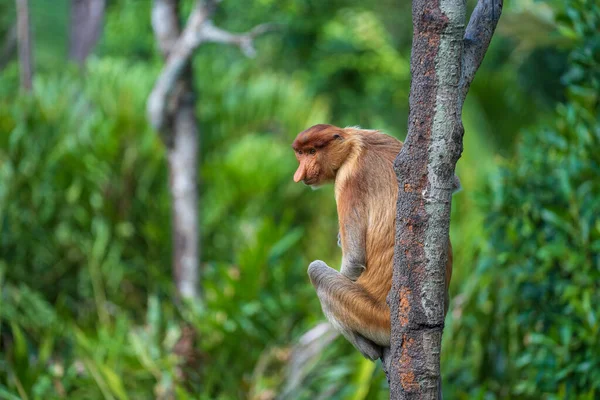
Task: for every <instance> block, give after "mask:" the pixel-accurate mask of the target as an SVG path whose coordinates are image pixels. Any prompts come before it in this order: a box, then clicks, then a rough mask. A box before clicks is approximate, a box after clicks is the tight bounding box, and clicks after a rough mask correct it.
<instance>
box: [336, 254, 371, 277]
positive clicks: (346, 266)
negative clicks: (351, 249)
mask: <svg viewBox="0 0 600 400" xmlns="http://www.w3.org/2000/svg"><path fill="white" fill-rule="evenodd" d="M365 269H367V268H366V267H365V265H364V263H363V262H361V261H359V260H355V259H353V258H350V257H347V256H346V255H344V256H343V257H342V267H341V268H340V272H341V273H342V275H345V276H347V277H348V279H350V280H351V281H353V282H355V281H356V280H357V279H358V278H359V277H360V275H361V274H362V273H363V271H364V270H365Z"/></svg>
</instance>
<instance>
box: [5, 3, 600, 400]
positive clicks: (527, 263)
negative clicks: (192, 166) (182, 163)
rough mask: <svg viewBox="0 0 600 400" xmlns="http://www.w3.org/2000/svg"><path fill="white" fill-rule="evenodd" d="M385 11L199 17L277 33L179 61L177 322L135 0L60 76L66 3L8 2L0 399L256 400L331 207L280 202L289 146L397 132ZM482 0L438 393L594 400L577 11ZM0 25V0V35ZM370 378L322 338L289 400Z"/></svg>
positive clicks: (599, 43)
mask: <svg viewBox="0 0 600 400" xmlns="http://www.w3.org/2000/svg"><path fill="white" fill-rule="evenodd" d="M409 3H410V2H409V1H406V2H404V3H402V2H396V1H393V2H392V1H389V0H384V1H379V2H374V3H373V4H369V3H365V2H362V1H355V0H344V1H342V0H331V1H313V0H279V1H275V0H257V1H252V2H248V1H241V0H225V1H223V2H222V3H221V4H220V6H219V9H218V11H217V13H216V18H215V23H217V24H218V25H219V26H222V27H224V28H227V29H229V30H232V31H245V30H247V29H249V28H251V27H252V26H254V25H256V24H258V23H263V22H276V23H278V24H279V30H278V31H277V32H275V33H272V34H269V35H268V36H265V37H261V38H259V39H257V52H258V54H257V57H256V58H253V59H247V58H245V57H244V56H243V55H242V54H241V53H240V51H239V50H238V49H237V48H234V47H228V46H223V45H219V44H214V45H206V46H203V47H201V48H200V49H199V50H198V51H197V53H196V55H195V57H194V62H193V68H194V74H195V81H194V85H195V88H196V90H197V93H198V102H197V110H196V111H197V116H198V119H199V124H200V131H201V162H200V163H199V164H200V165H198V168H199V172H200V184H201V186H200V197H201V199H200V202H199V209H200V210H201V218H202V219H201V221H202V224H201V227H202V238H201V242H202V251H203V256H202V274H203V280H202V291H203V300H202V302H198V304H187V305H181V306H177V305H176V304H175V302H174V301H173V298H174V297H173V294H174V285H173V278H172V273H171V256H170V251H171V250H170V249H171V239H170V229H169V226H170V210H169V196H168V186H167V179H168V176H167V171H166V162H165V149H164V146H163V144H162V142H161V141H160V139H159V138H158V136H157V135H156V133H155V132H153V131H152V130H151V129H150V128H149V126H148V124H147V121H146V117H145V102H146V99H147V96H148V94H149V92H150V90H151V88H152V85H153V83H154V80H155V79H156V77H157V75H158V72H159V71H160V68H161V66H162V60H161V58H160V56H159V54H158V51H157V49H156V44H155V40H154V37H153V35H152V30H151V26H150V7H151V2H150V1H149V0H109V1H108V2H107V9H106V17H105V23H104V28H103V33H102V36H101V38H100V41H99V43H98V45H97V46H96V49H95V52H94V54H93V56H92V57H90V58H89V59H88V61H87V63H86V65H85V68H79V67H77V66H75V65H72V64H71V63H69V61H68V59H67V42H68V24H69V19H68V13H69V11H68V10H69V3H68V1H67V0H30V12H31V19H32V23H33V37H34V60H35V75H34V85H33V91H32V92H30V93H24V92H22V91H20V90H19V72H18V71H19V69H18V68H19V67H18V63H17V62H16V60H14V59H13V60H11V61H9V62H8V63H7V64H6V65H5V66H4V69H3V70H2V71H1V76H0V285H1V292H0V399H11V400H12V399H54V398H70V399H102V398H104V399H119V400H121V399H148V398H169V397H171V396H175V398H178V399H186V398H189V399H242V398H249V399H261V400H268V399H273V398H277V396H278V394H279V393H281V392H282V388H283V387H284V386H285V385H286V366H287V364H288V362H289V359H290V354H291V348H292V346H293V345H294V344H295V343H296V342H297V340H298V338H299V337H300V336H301V335H302V333H304V332H306V331H307V330H308V329H310V328H311V327H313V326H315V325H316V324H317V323H318V322H319V321H321V320H322V319H323V316H322V313H321V309H320V306H319V303H318V300H317V298H316V296H315V295H314V292H313V289H312V287H311V286H310V285H309V283H308V280H307V277H306V268H307V265H308V263H309V262H310V261H312V260H313V259H316V258H320V259H323V260H325V261H327V262H329V263H331V264H334V265H335V264H336V263H337V261H338V260H339V257H340V250H339V248H338V247H337V246H336V235H337V220H336V212H335V204H334V199H333V194H332V190H331V188H324V189H322V190H319V191H316V192H313V191H310V190H307V189H306V188H305V187H303V186H302V185H295V184H293V182H292V179H291V178H292V175H293V172H294V169H295V163H296V162H295V159H294V156H293V153H292V151H291V150H290V143H291V141H292V140H293V138H294V137H295V135H296V134H297V133H298V132H299V131H301V130H303V129H305V128H306V127H308V126H310V125H312V124H315V123H320V122H327V123H332V124H335V125H339V126H346V125H360V126H362V127H368V128H376V129H381V130H383V131H385V132H387V133H389V134H392V135H394V136H396V137H398V138H400V139H402V138H403V137H404V135H405V132H406V123H407V106H408V90H409V82H410V74H409V60H410V44H411V24H410V4H409ZM473 3H474V2H469V5H470V7H471V8H470V9H472V6H473ZM506 3H507V4H505V11H504V15H503V16H502V19H501V21H500V25H499V27H498V31H497V34H496V36H495V38H494V40H493V41H492V45H491V48H490V50H489V52H488V55H487V56H486V58H485V61H484V63H483V65H482V67H481V69H480V71H479V72H478V74H477V77H476V78H475V82H474V84H473V86H472V89H471V91H470V94H469V96H468V99H467V104H466V105H465V111H464V124H465V128H466V135H465V151H464V153H463V157H462V158H461V160H460V161H459V164H458V174H459V176H460V177H461V179H462V183H463V187H464V189H463V191H462V192H460V193H458V194H456V195H455V196H454V204H453V217H452V218H453V220H452V228H451V236H452V242H453V245H454V249H455V272H454V276H453V281H452V288H451V294H452V298H453V302H452V305H451V309H450V312H449V315H448V317H447V320H446V329H445V333H444V349H443V356H442V363H443V378H444V393H445V397H446V398H449V399H509V398H510V399H513V398H515V399H517V398H519V399H540V398H544V399H575V398H581V399H598V398H600V321H599V319H600V287H599V282H600V218H599V216H600V152H599V151H598V149H599V148H600V121H599V111H600V110H599V108H600V99H599V93H600V5H599V4H598V2H597V1H593V0H549V1H531V0H521V1H519V2H506ZM186 4H191V2H186ZM188 9H189V7H188ZM14 21H15V5H14V2H13V1H12V0H1V1H0V37H3V36H5V35H6V34H7V32H9V30H10V29H11V27H12V26H13V24H14ZM187 329H193V330H195V331H196V332H198V340H197V341H196V342H195V344H194V346H193V348H192V349H191V350H189V349H188V351H187V352H186V354H184V355H182V354H181V353H180V352H178V351H177V346H178V345H180V344H181V338H182V336H183V337H185V331H186V330H187ZM386 385H387V383H386V381H385V376H384V374H383V373H382V371H381V368H380V366H379V365H376V364H373V363H370V362H369V361H366V360H363V359H362V358H361V356H360V355H359V354H358V352H356V351H354V350H353V349H352V348H351V346H350V345H348V344H347V343H346V342H345V341H344V340H342V339H337V340H336V341H335V342H334V343H333V345H331V346H329V347H328V348H327V349H326V350H325V352H324V353H323V354H322V355H321V356H320V357H319V358H318V359H317V360H315V362H314V363H312V364H311V365H310V369H309V370H308V372H307V375H306V377H305V379H304V381H303V383H302V385H301V388H299V389H297V390H295V391H294V393H293V394H292V395H291V397H289V398H293V399H313V398H316V399H355V400H359V399H385V398H387V396H388V392H387V388H386Z"/></svg>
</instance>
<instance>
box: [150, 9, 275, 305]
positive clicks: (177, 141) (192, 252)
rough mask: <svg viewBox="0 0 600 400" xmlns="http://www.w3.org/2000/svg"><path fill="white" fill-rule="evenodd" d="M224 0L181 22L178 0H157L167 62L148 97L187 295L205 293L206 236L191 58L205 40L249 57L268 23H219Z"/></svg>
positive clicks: (177, 273)
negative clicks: (236, 29) (164, 158)
mask: <svg viewBox="0 0 600 400" xmlns="http://www.w3.org/2000/svg"><path fill="white" fill-rule="evenodd" d="M217 3H218V0H212V1H209V0H207V1H201V0H199V1H197V2H196V3H195V7H194V8H193V10H192V12H191V13H190V16H189V17H188V20H187V23H186V26H185V28H184V29H183V30H181V28H180V25H179V2H178V1H177V0H154V5H153V8H152V27H153V29H154V34H155V36H156V39H157V41H158V46H159V48H160V50H161V52H162V54H163V56H164V58H165V66H164V68H163V70H162V71H161V74H160V76H159V77H158V79H157V80H156V83H155V85H154V88H153V90H152V93H151V94H150V96H149V98H148V110H147V111H148V119H149V120H150V123H151V124H152V126H153V127H154V128H155V129H156V130H157V131H158V132H159V133H160V135H161V138H162V139H163V141H164V143H165V144H166V146H167V153H168V163H169V173H170V189H171V209H172V221H173V222H172V235H173V273H174V277H175V283H176V285H177V290H178V294H179V296H180V297H182V298H197V297H199V288H200V285H199V282H198V281H199V275H200V274H199V271H198V269H199V264H200V239H199V226H198V183H197V181H198V176H197V169H198V164H199V160H198V146H199V133H198V131H199V129H198V122H197V121H196V117H195V114H194V111H195V107H196V102H195V95H194V91H193V87H192V82H193V71H192V68H191V57H192V56H193V54H194V51H195V50H196V48H197V47H198V46H200V45H201V44H202V43H206V42H218V43H227V44H234V45H236V46H238V47H240V49H241V50H242V51H243V52H244V53H245V54H246V55H248V56H252V55H253V54H254V47H253V39H254V38H255V37H256V36H257V35H259V34H261V33H263V32H265V31H266V30H267V29H268V27H267V26H265V25H259V26H257V27H255V28H254V29H252V30H251V31H249V32H247V33H243V34H233V33H230V32H227V31H224V30H222V29H220V28H217V27H216V26H214V25H213V23H212V20H211V18H212V15H213V13H214V11H215V9H216V5H217Z"/></svg>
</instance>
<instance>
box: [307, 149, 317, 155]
mask: <svg viewBox="0 0 600 400" xmlns="http://www.w3.org/2000/svg"><path fill="white" fill-rule="evenodd" d="M316 152H317V151H316V150H315V149H310V150H309V153H310V154H315V153H316Z"/></svg>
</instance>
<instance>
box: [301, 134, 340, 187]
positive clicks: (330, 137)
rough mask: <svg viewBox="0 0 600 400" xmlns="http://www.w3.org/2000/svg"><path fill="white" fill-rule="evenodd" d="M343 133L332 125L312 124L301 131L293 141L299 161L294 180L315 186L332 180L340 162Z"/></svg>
mask: <svg viewBox="0 0 600 400" xmlns="http://www.w3.org/2000/svg"><path fill="white" fill-rule="evenodd" d="M343 135H344V132H343V130H342V129H340V128H337V127H335V126H333V125H324V124H320V125H315V126H313V127H311V128H309V129H307V130H305V131H303V132H300V133H299V134H298V136H297V137H296V140H294V143H293V144H292V148H293V149H294V151H295V153H296V159H297V160H298V163H299V164H300V165H298V169H297V170H296V173H295V174H294V182H300V181H302V182H304V184H305V185H308V186H311V187H318V186H320V185H323V184H326V183H329V182H333V181H334V180H335V175H336V172H337V170H338V169H339V166H340V165H341V163H342V161H343V149H342V147H343V146H342V142H343V140H344V138H343Z"/></svg>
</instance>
